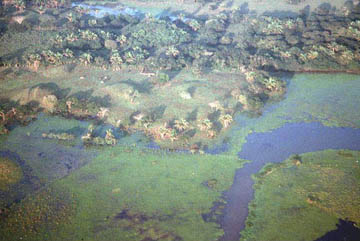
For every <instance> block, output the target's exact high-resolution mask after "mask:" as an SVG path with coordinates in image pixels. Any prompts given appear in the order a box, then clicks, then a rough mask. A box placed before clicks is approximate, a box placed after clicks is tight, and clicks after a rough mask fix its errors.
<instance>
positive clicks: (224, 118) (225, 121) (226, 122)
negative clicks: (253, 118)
mask: <svg viewBox="0 0 360 241" xmlns="http://www.w3.org/2000/svg"><path fill="white" fill-rule="evenodd" d="M219 120H220V122H221V124H222V125H223V126H224V128H228V127H229V126H230V124H231V123H232V122H233V118H232V116H231V115H230V114H225V115H220V117H219Z"/></svg>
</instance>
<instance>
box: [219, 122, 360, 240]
mask: <svg viewBox="0 0 360 241" xmlns="http://www.w3.org/2000/svg"><path fill="white" fill-rule="evenodd" d="M325 149H350V150H360V129H353V128H348V127H327V126H323V125H322V124H320V123H317V122H312V123H288V124H285V125H283V126H282V127H280V128H278V129H275V130H273V131H270V132H264V133H252V134H250V135H249V136H248V137H247V142H246V143H245V144H244V145H243V147H242V150H241V152H239V153H238V156H239V157H240V158H242V159H247V160H251V162H250V163H247V164H245V165H244V167H243V168H241V169H239V170H237V171H236V174H235V178H234V183H233V185H232V186H231V188H230V189H229V190H228V191H227V192H226V197H227V206H226V208H225V211H224V219H223V222H222V226H223V229H224V231H225V235H224V237H223V240H226V241H235V240H239V239H240V231H241V230H243V229H244V228H245V220H246V218H247V216H248V204H249V203H250V201H251V200H252V199H253V198H254V190H253V184H254V181H253V180H252V178H251V175H253V174H255V173H257V172H259V171H260V170H261V168H262V167H264V165H265V164H267V163H269V162H273V163H276V162H282V161H284V160H285V159H287V158H288V157H289V156H291V155H293V154H300V153H305V152H314V151H321V150H325Z"/></svg>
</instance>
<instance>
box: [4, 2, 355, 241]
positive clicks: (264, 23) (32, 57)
mask: <svg viewBox="0 0 360 241" xmlns="http://www.w3.org/2000/svg"><path fill="white" fill-rule="evenodd" d="M261 6H262V7H261ZM263 8H266V9H268V11H262V10H261V9H263ZM263 10H264V9H263ZM359 70H360V4H359V3H358V2H357V1H354V2H352V1H347V2H345V1H336V2H334V3H331V4H330V3H325V2H322V1H307V0H299V1H298V0H294V1H293V0H282V1H278V3H276V4H274V6H269V3H268V2H266V1H250V2H245V1H242V0H234V1H215V0H198V1H195V2H193V1H188V0H185V1H178V2H170V1H160V0H159V1H121V2H120V1H71V0H36V1H27V0H7V1H2V3H0V154H1V155H0V182H1V183H0V200H1V202H0V205H1V206H0V210H1V212H0V219H1V220H0V221H3V220H4V222H1V225H0V232H1V234H3V233H6V239H7V240H11V239H14V240H15V239H20V238H21V239H26V240H42V239H45V238H46V239H50V240H63V239H69V240H112V239H113V237H114V235H115V236H116V237H121V240H142V241H145V240H177V241H178V240H197V241H198V240H219V239H222V240H226V241H234V240H235V239H236V240H238V239H239V238H240V235H239V232H240V230H241V229H242V228H244V227H245V224H244V223H240V224H239V223H238V222H239V220H240V219H239V217H231V214H230V211H229V210H231V205H232V203H231V202H235V204H236V202H240V201H241V198H240V199H236V200H235V199H234V200H231V202H230V203H228V201H229V197H230V198H231V195H232V194H234V193H231V192H232V191H231V190H233V189H231V188H234V186H236V185H235V184H234V185H233V187H231V184H232V181H233V178H234V176H235V170H236V169H238V168H240V167H242V165H243V164H244V163H246V162H249V161H252V163H251V164H253V163H254V164H253V165H258V169H257V171H259V170H260V168H261V167H262V165H263V164H265V163H266V162H272V161H274V160H272V159H271V157H272V155H273V156H275V157H276V158H277V159H276V160H277V161H283V160H284V159H287V158H289V155H292V154H294V155H293V156H292V158H291V159H290V160H288V161H286V162H284V163H283V164H279V165H275V166H274V167H273V166H271V168H270V167H266V168H265V169H264V170H262V171H260V173H258V174H257V176H256V178H255V180H256V185H255V187H256V192H255V199H254V201H253V202H252V203H251V206H250V211H249V217H248V221H247V222H246V228H245V230H244V231H243V232H242V235H243V237H242V238H243V240H266V238H265V239H264V237H273V236H272V235H275V236H274V239H276V240H287V239H286V237H288V235H289V233H291V232H299V230H300V231H303V229H307V228H309V225H310V226H311V225H313V224H314V223H313V222H315V221H316V220H317V219H314V216H315V215H314V213H320V214H321V215H325V216H326V215H330V216H331V217H332V219H331V222H330V221H329V222H328V223H324V222H319V223H320V225H323V226H322V229H321V230H317V231H314V232H312V233H309V236H306V237H305V236H301V235H298V236H296V237H294V241H295V240H301V239H304V238H306V239H309V240H310V239H316V238H319V237H321V235H323V234H324V232H325V231H329V230H331V229H332V228H334V227H335V224H336V221H335V218H336V220H337V219H339V218H340V219H346V218H348V219H349V220H350V221H352V222H355V223H357V225H358V221H359V220H358V218H357V217H355V216H356V215H353V214H354V213H355V212H354V211H353V210H350V209H351V208H350V206H347V207H345V208H344V209H341V207H340V206H341V205H340V204H339V203H334V202H333V200H335V199H332V198H330V199H326V197H327V196H326V197H325V196H321V195H323V194H324V193H323V192H322V191H314V190H312V189H311V190H310V189H309V190H308V189H306V188H305V189H306V190H305V189H302V190H305V191H303V193H300V194H301V195H305V196H306V195H308V196H309V195H310V196H311V197H309V200H310V202H309V201H307V204H305V202H304V200H302V201H303V202H302V203H301V205H303V206H304V205H308V206H309V205H310V206H311V205H312V206H311V207H310V208H308V207H307V208H308V209H296V208H294V207H295V206H296V205H298V204H296V205H295V204H294V203H292V200H293V199H295V196H296V195H300V194H299V192H298V191H296V190H298V189H296V190H295V189H294V190H295V191H294V190H293V189H291V188H288V189H286V190H288V191H289V194H286V195H287V196H286V195H285V194H284V195H285V197H284V199H282V200H280V201H279V202H280V203H281V204H280V203H279V205H278V206H283V205H290V206H291V207H289V210H290V209H291V208H292V209H291V210H290V211H289V212H292V213H291V214H296V215H297V214H299V213H301V214H303V211H304V213H305V214H306V215H304V216H303V217H304V218H303V219H299V222H305V221H304V220H308V219H311V220H310V221H309V222H308V223H307V224H309V225H308V226H306V225H305V226H303V227H300V228H299V227H298V226H296V227H294V228H293V229H286V230H284V232H283V233H281V234H279V236H276V234H274V233H273V230H274V228H273V226H271V225H275V224H276V225H277V224H279V225H282V224H283V223H285V222H287V221H286V220H288V219H286V218H288V216H286V217H285V216H284V215H283V210H275V211H274V212H275V213H280V214H279V215H280V216H281V218H279V220H278V223H271V221H268V222H266V223H265V224H264V223H261V222H260V221H259V219H258V218H256V217H262V216H264V215H267V214H266V213H265V211H266V210H265V209H267V207H268V206H269V205H271V204H268V203H266V200H265V199H266V198H263V199H262V197H263V196H264V195H265V196H266V195H268V196H269V200H270V199H271V200H272V199H274V200H275V199H276V197H273V196H271V195H273V194H272V193H271V194H270V192H269V193H268V191H267V190H274V189H273V187H274V185H275V184H274V183H276V181H279V180H282V178H285V177H283V176H281V175H282V174H281V173H282V171H281V170H287V168H288V169H289V168H290V169H291V171H292V172H291V175H290V174H289V176H287V178H289V179H291V180H292V181H290V182H291V183H293V182H296V183H297V184H296V185H298V187H299V188H300V187H302V188H303V186H304V185H307V182H305V181H304V182H303V179H301V180H297V179H296V178H298V175H300V174H299V173H301V175H302V174H303V175H305V176H306V175H310V174H309V173H310V171H309V170H305V169H306V168H307V167H308V165H310V166H311V165H315V163H317V161H318V160H315V161H314V162H311V160H310V159H311V158H310V156H312V155H314V156H316V157H319V155H320V157H319V158H320V159H321V158H323V156H324V155H325V154H322V152H321V153H320V154H319V153H310V154H303V153H302V152H309V151H318V150H317V149H316V150H313V149H311V150H307V149H306V150H303V149H301V148H300V147H299V148H297V147H296V145H291V144H294V143H295V142H296V141H295V140H296V139H297V140H299V139H301V138H302V134H306V133H307V132H305V131H306V130H305V129H306V128H305V129H302V131H297V133H295V132H293V131H289V133H287V134H284V142H282V141H278V142H279V143H281V144H282V147H286V150H284V151H283V152H282V153H271V152H268V150H269V149H271V148H272V147H273V143H271V141H274V142H275V141H277V140H275V139H276V138H275V139H272V140H270V141H269V142H270V144H269V143H265V144H264V143H263V144H264V145H260V146H258V144H259V143H260V144H261V141H255V142H256V143H253V145H252V147H253V148H256V151H255V153H257V154H258V155H259V156H261V157H262V159H261V160H255V159H256V158H250V157H244V156H243V157H242V156H241V155H240V156H239V155H238V153H239V152H240V153H241V151H243V150H244V149H243V148H245V147H246V145H245V143H246V144H248V143H247V137H250V136H251V133H253V132H265V131H274V133H275V132H276V130H274V129H276V128H279V127H281V126H284V124H285V123H286V122H295V123H299V122H321V123H322V124H324V125H328V126H333V127H335V126H336V127H348V128H353V129H354V133H357V130H358V129H357V128H360V123H359V112H358V105H359V100H360V98H359V93H360V91H359V84H358V83H359V81H358V75H359V74H360V73H359V72H360V71H359ZM303 73H317V74H316V75H312V74H307V75H302V74H303ZM320 73H327V74H329V73H330V74H332V75H326V74H324V75H322V74H320ZM340 73H348V74H352V75H341V74H340ZM335 74H336V75H335ZM299 76H300V77H299ZM299 126H300V127H301V128H303V126H302V124H299ZM316 128H318V129H319V128H320V127H316ZM321 128H322V127H321ZM321 128H320V129H321ZM355 130H356V131H355ZM301 132H302V133H301ZM299 133H300V134H299ZM336 133H337V130H336V128H334V129H333V130H331V135H330V134H329V138H330V136H335V135H336ZM294 134H297V136H296V135H294ZM310 136H311V135H310V134H309V138H310ZM320 136H321V135H320ZM347 137H349V138H350V141H349V142H351V141H353V144H354V145H353V146H351V148H350V149H354V150H357V149H359V141H358V140H357V139H356V136H355V137H354V136H353V135H352V134H349V135H347ZM311 138H313V139H314V140H315V139H316V137H311ZM325 139H327V138H325V137H323V138H322V139H321V138H320V140H319V143H320V144H324V145H319V146H321V147H323V149H329V148H336V149H337V148H348V146H347V145H345V144H344V143H343V142H341V143H338V144H336V145H335V147H333V146H328V145H326V143H327V140H325ZM316 140H318V139H316ZM344 140H347V138H344ZM304 141H306V140H304ZM345 142H346V141H345ZM308 143H312V142H311V140H310V141H309V142H308ZM329 143H330V140H329ZM346 143H347V142H346ZM217 147H218V148H217ZM279 148H280V147H279ZM293 148H295V149H296V148H297V150H294V149H293ZM323 149H321V148H320V149H319V151H320V150H323ZM261 153H263V155H262V154H261ZM264 153H267V154H266V155H265V154H264ZM324 153H326V155H327V156H326V160H330V159H331V157H332V156H334V158H335V159H336V163H337V164H339V163H341V158H342V157H344V158H345V157H346V158H347V156H346V155H350V154H351V155H352V157H354V156H356V155H357V154H356V152H351V151H350V150H349V151H347V150H343V151H342V152H341V153H345V154H344V155H340V154H339V153H340V152H336V153H335V152H334V151H324ZM349 153H350V154H349ZM213 154H215V155H213ZM285 154H286V155H285ZM295 154H298V155H297V156H295ZM324 158H325V157H324ZM346 158H345V159H346ZM355 159H356V158H355ZM355 159H354V160H353V161H355ZM321 160H322V159H321ZM260 164H261V165H260ZM337 164H334V165H335V166H331V168H332V169H331V170H332V171H333V172H334V173H340V172H341V173H343V174H344V173H348V172H349V170H348V169H346V168H348V166H346V165H345V166H344V169H341V168H340V169H338V168H337V166H336V165H337ZM353 164H354V163H353ZM329 165H330V164H329ZM354 165H355V164H354ZM289 166H291V167H289ZM312 167H315V166H312ZM353 168H354V166H353ZM270 169H271V170H270ZM323 169H324V168H322V166H320V167H319V173H317V174H311V175H312V176H311V177H309V179H310V180H312V179H316V178H317V177H316V175H319V176H320V179H319V180H322V179H321V178H323V177H324V178H325V176H326V175H325V174H326V173H325V171H323ZM240 170H243V171H244V170H246V169H240ZM353 171H354V172H357V169H356V168H355V169H354V170H353ZM240 172H241V171H240ZM273 172H274V174H273ZM284 172H286V171H284ZM279 173H280V174H279ZM248 174H249V173H248ZM328 174H329V173H328ZM330 174H331V173H330ZM330 174H329V175H330ZM245 176H246V180H245V179H244V180H245V182H249V183H250V184H251V177H250V174H249V175H243V177H245ZM270 178H274V180H273V179H271V180H270ZM236 180H237V177H236V176H235V182H236ZM269 180H270V181H269ZM295 180H296V181H295ZM342 180H343V181H344V182H345V178H344V179H342ZM346 180H348V179H346ZM349 180H350V179H349ZM351 180H352V179H351ZM282 181H283V182H286V181H284V180H282ZM245 182H244V183H245ZM262 184H264V186H261V185H262ZM343 184H344V183H343V182H336V183H334V184H333V186H334V189H333V190H330V191H326V192H327V193H328V194H329V193H331V196H332V197H337V195H340V194H338V193H337V192H338V190H341V189H342V188H344V186H343ZM244 185H245V184H244ZM329 185H330V184H329ZM353 185H354V188H355V189H356V188H357V187H358V186H359V183H358V182H357V181H355V179H354V180H353ZM318 187H319V190H324V189H326V188H327V189H326V190H328V188H329V186H326V187H324V186H321V185H320V184H319V186H318ZM251 188H252V184H251V185H250V186H249V190H252V189H251ZM226 190H228V192H225V193H224V191H226ZM284 190H285V189H284ZM284 190H282V189H281V190H280V191H279V192H282V191H284ZM284 192H285V191H284ZM294 192H295V194H294ZM315 192H316V193H315ZM226 193H227V194H228V195H226ZM249 193H251V192H249ZM339 193H340V192H339ZM249 195H250V194H249ZM329 195H330V194H329ZM356 195H357V191H356V190H353V192H349V193H346V195H345V196H346V198H347V199H346V198H345V196H344V195H343V196H342V197H343V198H345V199H346V200H345V199H344V200H345V201H344V202H347V201H348V200H350V199H351V197H354V196H356ZM268 196H266V197H268ZM320 196H321V197H320ZM249 197H250V198H252V196H251V195H250V196H247V199H249ZM288 197H289V198H290V199H288ZM296 197H298V196H296ZM301 197H302V196H301ZM320 199H321V201H323V202H324V203H326V205H327V206H326V205H325V206H326V207H329V205H330V204H329V203H331V205H330V206H331V208H326V207H325V206H319V205H317V206H316V205H315V204H319V203H320V201H319V200H320ZM249 200H250V199H249ZM249 200H247V201H246V202H244V203H241V205H242V207H243V208H244V210H246V212H247V208H248V202H249ZM305 201H306V200H305ZM255 203H256V205H255V206H254V204H255ZM284 203H285V204H284ZM289 203H290V204H289ZM261 205H263V206H261ZM314 205H315V206H314ZM354 205H355V207H354V210H357V209H356V208H358V206H359V205H358V203H355V204H353V205H352V206H354ZM256 207H257V208H256ZM258 207H260V208H258ZM94 209H96V210H99V209H101V210H99V212H98V213H96V214H95V213H92V212H91V211H90V210H94ZM295 209H296V210H295ZM310 209H311V210H310ZM269 210H270V209H269ZM294 210H295V211H294ZM309 210H310V211H309ZM314 210H315V211H314ZM313 211H314V212H313ZM234 213H235V212H234ZM324 213H325V214H324ZM287 214H289V213H287ZM287 214H286V215H287ZM229 215H230V216H229ZM299 215H300V214H299ZM259 223H260V224H259ZM226 225H228V226H226ZM239 227H241V228H240V229H239ZM19 230H21V231H19ZM258 230H264V232H263V233H262V234H261V235H264V237H260V236H261V235H260V234H259V235H260V236H257V233H260V232H258ZM224 231H225V233H224ZM69 233H71V235H70V236H67V235H69ZM310 234H311V235H310ZM0 236H1V235H0ZM1 237H2V236H1ZM4 237H5V236H4ZM0 239H1V238H0ZM115 239H116V238H115Z"/></svg>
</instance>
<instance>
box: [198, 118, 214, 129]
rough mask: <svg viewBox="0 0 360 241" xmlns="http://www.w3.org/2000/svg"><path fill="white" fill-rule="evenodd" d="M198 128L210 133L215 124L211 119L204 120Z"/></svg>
mask: <svg viewBox="0 0 360 241" xmlns="http://www.w3.org/2000/svg"><path fill="white" fill-rule="evenodd" d="M198 127H199V128H200V130H201V131H208V130H210V129H211V128H212V127H213V123H212V122H211V121H210V120H209V119H207V118H206V119H203V120H202V121H201V122H200V123H199V124H198Z"/></svg>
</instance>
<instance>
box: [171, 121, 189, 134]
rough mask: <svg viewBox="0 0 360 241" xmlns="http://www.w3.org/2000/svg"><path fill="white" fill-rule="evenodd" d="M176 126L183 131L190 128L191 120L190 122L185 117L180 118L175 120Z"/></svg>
mask: <svg viewBox="0 0 360 241" xmlns="http://www.w3.org/2000/svg"><path fill="white" fill-rule="evenodd" d="M174 127H175V129H177V130H178V131H180V132H182V131H184V130H187V129H189V127H190V124H189V122H188V121H187V120H185V119H180V120H175V123H174Z"/></svg>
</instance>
